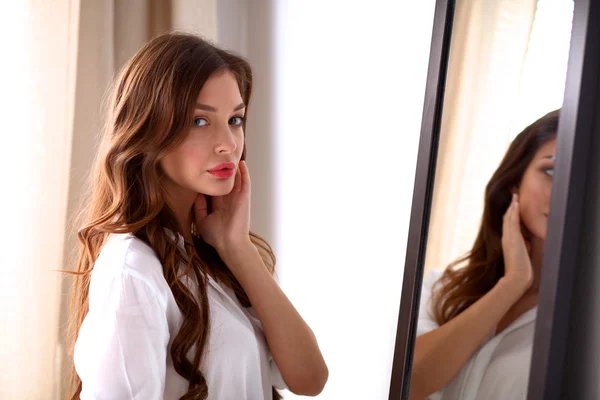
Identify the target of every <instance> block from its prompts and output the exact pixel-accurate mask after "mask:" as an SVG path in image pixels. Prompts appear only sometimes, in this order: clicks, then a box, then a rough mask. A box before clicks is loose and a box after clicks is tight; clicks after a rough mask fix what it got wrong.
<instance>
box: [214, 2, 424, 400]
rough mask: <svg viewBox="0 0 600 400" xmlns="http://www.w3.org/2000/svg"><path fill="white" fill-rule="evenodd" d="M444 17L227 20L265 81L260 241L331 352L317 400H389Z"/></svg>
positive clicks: (416, 13) (256, 155)
mask: <svg viewBox="0 0 600 400" xmlns="http://www.w3.org/2000/svg"><path fill="white" fill-rule="evenodd" d="M434 3H435V2H434V1H433V0H427V1H420V2H414V1H406V0H405V1H389V0H373V1H369V2H365V1H340V0H328V1H316V0H281V1H273V0H270V1H248V2H246V1H243V0H226V1H224V2H223V3H219V6H218V10H217V14H218V19H219V26H218V32H219V35H218V36H219V41H222V44H223V45H224V46H226V47H230V48H232V49H234V50H237V51H239V52H241V53H242V54H244V55H246V56H247V57H248V59H249V60H250V62H251V63H252V65H253V68H254V71H255V75H256V76H255V84H256V87H255V96H254V100H253V103H252V106H251V109H250V119H249V126H248V130H247V134H248V139H247V141H248V160H249V161H248V163H249V167H250V172H251V174H252V180H253V192H254V193H253V209H252V213H253V229H255V230H256V231H258V233H261V234H264V235H265V237H266V238H267V239H269V240H270V241H271V243H272V244H273V245H274V249H275V252H276V254H277V256H278V274H279V278H280V282H281V285H282V287H283V289H284V290H285V292H286V293H287V295H288V296H289V297H290V299H291V300H292V302H293V303H294V304H295V306H296V307H297V309H298V310H299V312H300V313H301V314H302V315H303V317H304V318H305V319H306V321H307V322H308V323H309V325H310V326H311V327H312V329H313V330H314V332H315V334H316V335H317V338H318V340H319V344H320V346H321V348H322V350H323V353H324V356H325V358H326V361H327V363H328V366H329V371H330V377H329V381H328V383H327V386H326V388H325V390H324V391H323V393H322V394H321V395H320V396H319V397H318V398H319V399H332V400H338V399H345V400H346V399H347V400H350V399H357V400H358V399H360V400H364V399H369V400H376V399H387V397H388V391H389V383H390V374H391V363H392V356H393V348H394V339H395V334H396V323H397V317H398V309H399V304H400V292H401V287H402V276H403V265H404V257H405V251H406V241H407V234H408V223H409V216H410V205H411V199H412V189H413V183H414V174H415V166H416V160H417V147H418V140H419V132H420V124H421V116H422V107H423V96H424V92H425V78H426V73H427V64H428V58H429V46H430V40H431V29H432V23H433V11H434ZM246 7H247V8H246ZM240 10H246V11H245V12H246V15H242V14H243V13H242V14H240ZM240 26H245V27H246V29H240ZM228 27H231V28H230V29H229V28H228ZM244 33H245V34H246V37H243V36H242V35H244ZM257 187H260V192H259V190H258V189H257ZM285 398H286V399H293V398H296V396H294V395H292V394H289V393H285Z"/></svg>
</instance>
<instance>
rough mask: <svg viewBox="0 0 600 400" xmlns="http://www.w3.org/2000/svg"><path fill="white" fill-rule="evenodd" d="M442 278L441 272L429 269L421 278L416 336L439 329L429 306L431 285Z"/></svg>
mask: <svg viewBox="0 0 600 400" xmlns="http://www.w3.org/2000/svg"><path fill="white" fill-rule="evenodd" d="M441 276H442V271H440V270H437V269H434V268H432V269H430V270H429V271H428V272H427V274H425V277H423V288H422V289H421V301H420V303H419V320H418V322H417V335H416V336H420V335H423V334H424V333H427V332H430V331H432V330H434V329H437V328H439V327H440V326H439V324H438V323H437V322H436V321H435V318H434V317H433V312H432V305H431V293H432V291H433V285H434V284H435V282H436V281H437V280H438V279H439V278H440V277H441Z"/></svg>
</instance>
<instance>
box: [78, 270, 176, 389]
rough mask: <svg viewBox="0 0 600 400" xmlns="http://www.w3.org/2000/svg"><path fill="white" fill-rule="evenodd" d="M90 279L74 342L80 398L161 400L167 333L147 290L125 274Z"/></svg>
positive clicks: (162, 315) (156, 303)
mask: <svg viewBox="0 0 600 400" xmlns="http://www.w3.org/2000/svg"><path fill="white" fill-rule="evenodd" d="M115 275H116V276H114V277H111V278H102V279H103V280H100V281H98V280H97V281H94V277H92V286H91V287H90V302H89V304H90V307H89V312H88V314H87V316H86V317H85V319H84V321H83V324H82V326H81V329H80V332H79V335H78V337H77V341H76V344H75V352H74V362H75V368H76V370H77V373H78V375H79V377H80V378H81V381H82V392H81V399H82V400H88V399H89V400H92V399H93V400H101V399H148V400H152V399H162V398H163V395H164V387H165V374H166V356H167V354H166V352H167V346H168V342H169V330H168V324H167V318H166V310H165V307H163V306H162V305H161V304H160V302H159V298H158V297H157V295H156V293H155V291H154V290H152V288H151V287H150V286H149V285H148V284H147V283H146V282H144V281H143V280H142V279H141V278H138V277H133V276H130V275H129V274H127V273H121V274H115Z"/></svg>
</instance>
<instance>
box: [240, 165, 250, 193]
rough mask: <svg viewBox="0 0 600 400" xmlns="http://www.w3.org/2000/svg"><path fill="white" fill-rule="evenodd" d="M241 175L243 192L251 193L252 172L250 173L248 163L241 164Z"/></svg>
mask: <svg viewBox="0 0 600 400" xmlns="http://www.w3.org/2000/svg"><path fill="white" fill-rule="evenodd" d="M240 174H241V178H242V191H243V192H249V191H250V172H249V171H248V165H247V164H246V161H241V162H240Z"/></svg>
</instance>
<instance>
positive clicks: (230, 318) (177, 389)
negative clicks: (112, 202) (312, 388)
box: [73, 231, 287, 400]
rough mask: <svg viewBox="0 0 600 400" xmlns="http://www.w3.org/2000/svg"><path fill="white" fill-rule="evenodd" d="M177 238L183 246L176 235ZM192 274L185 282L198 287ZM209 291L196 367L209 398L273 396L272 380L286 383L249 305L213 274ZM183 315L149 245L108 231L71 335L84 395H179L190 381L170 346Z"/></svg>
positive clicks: (97, 399)
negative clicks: (84, 305)
mask: <svg viewBox="0 0 600 400" xmlns="http://www.w3.org/2000/svg"><path fill="white" fill-rule="evenodd" d="M169 233H170V231H169ZM171 235H172V233H171ZM178 241H179V245H180V247H181V248H183V237H182V236H181V235H178ZM192 282H193V281H192V280H188V281H187V282H186V284H187V285H188V287H190V285H192V284H193V285H194V287H195V289H194V290H193V292H194V293H197V291H198V285H197V284H196V283H192ZM207 295H208V302H209V307H210V323H211V330H210V332H209V336H208V338H207V342H206V347H205V356H204V359H203V361H202V364H201V368H200V369H201V372H202V373H203V375H204V377H205V378H206V382H207V384H208V398H209V399H214V400H228V399H235V400H243V399H248V400H257V399H269V400H271V399H272V389H271V387H272V386H275V387H276V388H277V389H287V385H286V384H285V382H284V380H283V378H282V376H281V373H280V372H279V369H278V368H277V365H276V364H275V361H274V360H273V358H272V356H271V353H270V351H269V348H268V344H267V342H266V340H265V337H264V334H263V330H262V326H261V323H260V321H259V319H258V318H257V317H256V314H255V313H254V310H253V309H251V308H250V309H247V308H245V307H243V306H242V305H241V304H240V303H239V301H238V300H237V298H236V296H235V294H234V293H233V290H231V289H230V288H228V287H225V286H221V285H220V284H219V283H217V282H216V281H215V280H214V279H212V278H211V277H209V278H208V284H207ZM181 323H182V315H181V312H180V311H179V308H178V307H177V304H176V302H175V298H174V297H173V294H172V292H171V290H170V288H169V286H168V284H167V281H166V280H165V278H164V275H163V270H162V266H161V264H160V262H159V260H158V258H157V257H156V255H155V253H154V251H153V250H152V248H150V247H149V246H148V245H147V244H146V243H144V242H143V241H141V240H140V239H138V238H136V237H134V236H132V235H131V234H121V235H112V236H111V238H110V239H109V240H108V242H107V243H106V244H105V246H104V247H103V248H102V250H101V253H100V256H99V257H98V259H97V260H96V263H95V264H94V269H93V271H92V274H91V283H90V291H89V312H88V314H87V315H86V317H85V319H84V321H83V324H82V326H81V330H80V332H79V336H78V337H77V341H76V343H75V352H74V356H73V357H74V362H75V368H76V370H77V373H78V374H79V377H80V378H81V381H82V387H83V388H82V392H81V399H83V400H88V399H89V400H92V399H94V400H101V399H102V400H103V399H107V400H108V399H111V400H112V399H118V400H122V399H136V400H138V399H139V400H152V399H165V400H175V399H179V398H180V397H181V396H182V395H183V394H184V393H186V392H187V388H188V381H187V380H186V379H184V378H183V377H181V376H180V375H179V374H178V373H177V372H176V371H175V369H174V367H173V360H172V359H171V355H170V351H169V349H170V346H171V343H172V340H173V339H174V338H175V336H176V335H177V332H178V331H179V328H180V326H181ZM192 351H194V348H193V349H192ZM192 351H191V352H190V354H188V358H189V359H192V357H193V356H192Z"/></svg>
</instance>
